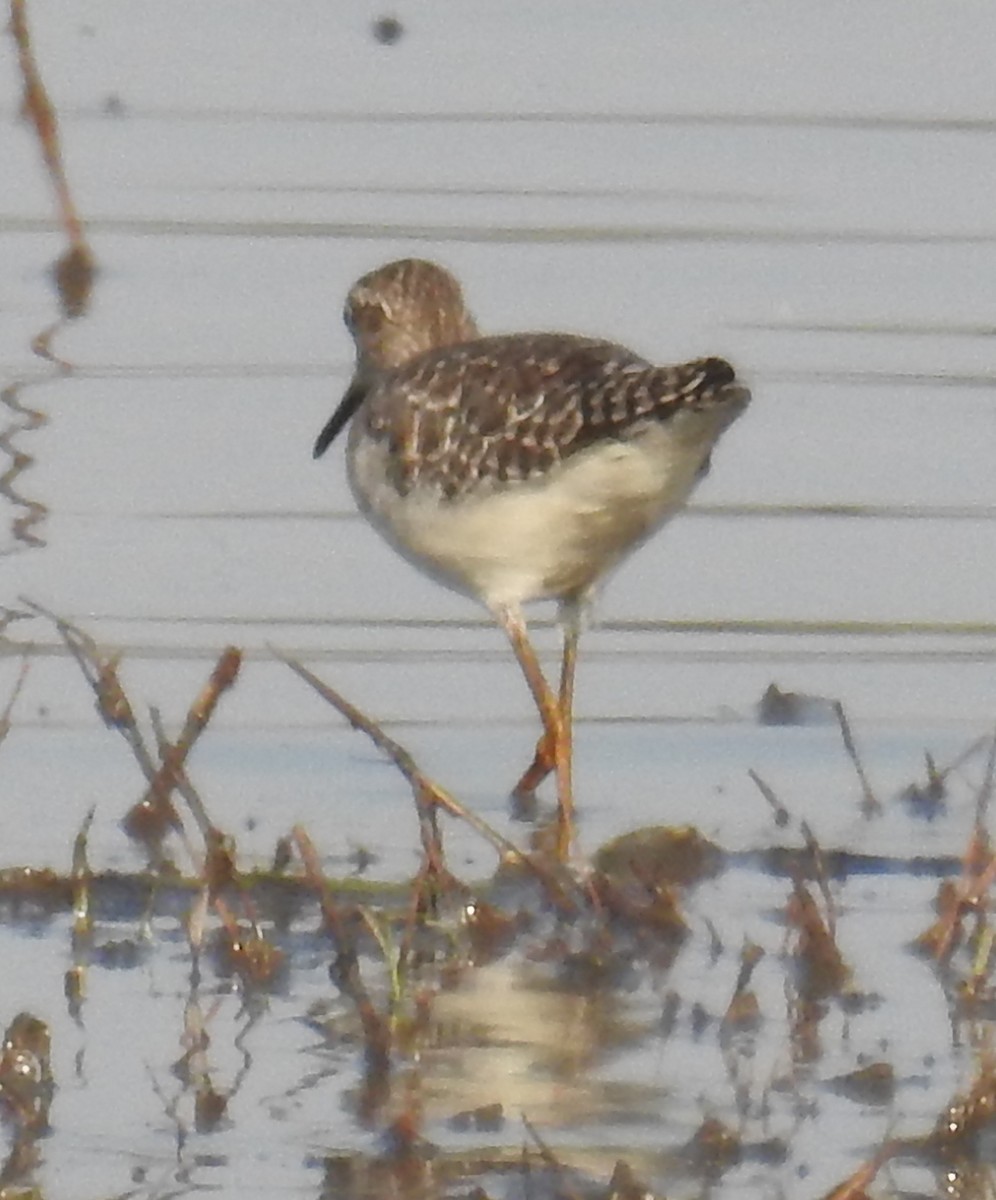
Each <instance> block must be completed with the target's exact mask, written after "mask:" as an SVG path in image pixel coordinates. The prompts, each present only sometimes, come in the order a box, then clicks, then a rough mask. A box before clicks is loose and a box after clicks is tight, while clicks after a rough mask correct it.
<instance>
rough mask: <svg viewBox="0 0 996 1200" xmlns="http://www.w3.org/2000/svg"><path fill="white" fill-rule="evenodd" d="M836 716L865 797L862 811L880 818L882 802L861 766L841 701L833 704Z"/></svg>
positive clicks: (845, 747)
mask: <svg viewBox="0 0 996 1200" xmlns="http://www.w3.org/2000/svg"><path fill="white" fill-rule="evenodd" d="M833 711H834V716H836V718H837V724H838V725H839V726H840V736H841V738H842V739H843V741H844V749H845V750H846V751H847V756H848V758H849V759H850V760H851V762H852V763H853V764H854V770H855V772H856V774H857V776H858V782H859V783H860V784H861V793H862V796H863V804H862V810H863V812H864V815H865V816H866V817H870V816H878V815H879V814H880V813H881V811H882V804H881V801H879V799H878V798H877V796H876V795H875V793H874V792H873V791H872V786H871V784H870V783H869V782H868V776H867V775H866V774H865V769H864V767H863V766H862V765H861V759H860V758H859V757H858V751H857V747H856V746H855V744H854V738H853V737H852V736H851V726H850V724H849V722H848V720H847V714H846V713H845V712H844V706H843V704H841V702H840V701H839V700H835V701H834V702H833Z"/></svg>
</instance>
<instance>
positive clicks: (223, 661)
mask: <svg viewBox="0 0 996 1200" xmlns="http://www.w3.org/2000/svg"><path fill="white" fill-rule="evenodd" d="M241 665H242V652H241V650H238V649H237V648H236V647H235V646H226V647H225V649H224V650H223V651H222V652H221V655H220V656H219V658H218V661H217V663H216V664H215V667H214V670H213V671H212V672H211V677H210V679H209V680H208V681H207V683H206V684H205V685H204V687H203V688H202V689H201V691H200V694H199V695H198V696H197V698H196V699H195V700H194V702H193V704H192V705H191V706H190V710H189V712H188V713H187V719H186V721H185V722H184V725H183V729H182V730H181V731H180V736H179V737H178V738H177V740H176V741H175V742H173V743H172V744H171V745H167V746H165V747H163V748H162V750H161V754H162V761H161V764H160V766H159V768H158V770H157V771H156V773H155V775H154V776H153V778H152V779H151V780H150V781H149V787H148V789H147V791H146V793H145V795H144V796H143V798H142V803H159V802H162V801H164V800H167V799H168V797H169V795H170V793H171V792H172V791H173V789H174V788H176V787H177V786H178V784H179V782H180V776H181V774H182V773H183V769H184V764H185V763H186V760H187V758H188V756H189V754H190V752H191V750H193V748H194V746H195V745H196V743H197V741H198V739H199V738H200V736H201V734H202V733H203V732H204V730H205V729H206V728H207V726H208V723H209V722H210V720H211V718H212V716H214V712H215V709H216V708H217V706H218V701H219V700H220V699H221V697H222V696H223V695H224V694H225V692H227V691H228V690H229V688H231V687H233V686H234V684H235V681H236V680H237V679H238V676H239V668H240V667H241ZM187 802H188V804H190V803H191V802H190V800H189V799H188V800H187ZM191 812H192V813H193V816H194V819H195V820H196V821H197V824H198V826H199V827H200V830H201V833H202V834H204V835H205V836H206V835H207V833H208V831H209V830H210V829H211V828H212V823H211V821H210V820H209V819H208V816H207V813H206V812H205V811H204V807H203V805H202V804H201V803H200V799H199V798H198V799H197V803H196V804H195V805H191Z"/></svg>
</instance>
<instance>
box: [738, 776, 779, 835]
mask: <svg viewBox="0 0 996 1200" xmlns="http://www.w3.org/2000/svg"><path fill="white" fill-rule="evenodd" d="M747 777H748V779H750V781H751V782H752V783H753V784H754V786H755V787H756V788H757V790H758V791H759V792H760V793H761V795H762V796H763V797H764V798H765V800H766V801H767V802H768V805H769V807H770V808H771V811H772V813H773V814H774V818H775V824H776V825H777V826H778V828H779V829H783V828H784V827H785V826H786V825H787V824H788V823H789V820H790V817H789V811H788V809H787V808H786V807H785V805H784V804H782V802H781V801H780V800H779V799H778V797H777V796H776V795H775V790H774V788H773V787H771V786H770V785H769V784H767V783H765V782H764V780H763V779H762V778H761V776H760V775H758V773H757V772H756V771H755V770H754V769H753V768H751V769H750V770H749V771H748V772H747Z"/></svg>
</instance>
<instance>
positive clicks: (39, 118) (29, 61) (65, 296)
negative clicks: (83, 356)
mask: <svg viewBox="0 0 996 1200" xmlns="http://www.w3.org/2000/svg"><path fill="white" fill-rule="evenodd" d="M9 29H10V34H11V37H12V38H13V39H14V43H15V45H16V47H17V64H18V67H19V69H20V74H21V85H22V89H23V93H22V102H21V109H22V112H23V113H24V115H25V116H26V117H27V118H28V120H29V121H30V122H31V125H32V127H33V128H34V131H35V136H36V137H37V139H38V145H39V147H40V149H41V154H42V160H43V162H44V163H45V169H46V171H47V172H48V176H49V179H50V181H51V183H52V188H53V190H54V192H55V199H56V206H57V208H58V212H59V221H60V223H61V225H62V228H63V230H64V232H65V234H66V237H67V239H68V241H69V249H68V250H67V251H66V253H65V254H64V255H63V256H62V257H61V258H60V259H59V260H58V261H57V263H56V266H55V280H56V284H57V286H58V289H59V299H60V301H61V303H62V307H63V312H64V314H65V315H66V316H67V317H70V318H71V317H75V316H79V315H80V313H82V312H83V311H84V310H85V308H86V305H87V301H88V299H89V294H90V289H91V287H92V283H93V276H94V273H95V265H94V258H93V254H92V252H91V250H90V247H89V245H88V244H87V240H86V236H85V234H84V232H83V222H82V221H81V220H80V217H79V213H78V212H77V211H76V205H75V203H74V201H73V196H72V192H71V191H70V188H69V182H68V180H67V178H66V170H65V166H64V164H63V158H62V149H61V146H60V144H59V120H58V117H57V116H56V114H55V109H54V107H53V105H52V102H51V100H49V97H48V92H47V91H46V89H45V85H44V83H43V82H42V77H41V72H40V71H39V70H38V64H37V62H36V61H35V56H34V51H33V50H32V46H31V33H30V31H29V29H28V14H27V3H26V0H10V25H9ZM51 333H52V330H48V331H47V332H46V333H45V334H41V335H39V337H38V338H36V339H35V350H36V351H37V353H39V354H41V355H43V356H44V357H46V358H49V359H51V360H52V361H54V362H59V363H60V365H61V366H63V367H65V368H66V369H68V368H69V364H68V363H64V362H60V360H58V359H56V358H55V356H54V355H53V354H52V353H51V351H50V349H49V341H50V338H51Z"/></svg>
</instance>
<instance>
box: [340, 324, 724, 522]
mask: <svg viewBox="0 0 996 1200" xmlns="http://www.w3.org/2000/svg"><path fill="white" fill-rule="evenodd" d="M733 381H734V373H733V369H732V367H730V365H729V364H728V363H726V362H724V361H723V360H722V359H718V358H704V359H697V360H695V361H694V362H689V363H684V364H682V365H680V366H674V367H654V366H652V365H651V364H650V363H648V362H647V361H646V360H645V359H642V358H640V357H638V356H637V355H635V354H632V353H631V352H630V351H628V350H625V349H623V348H622V347H621V346H617V345H615V344H614V343H611V342H603V341H595V340H589V339H585V338H577V337H572V336H570V335H567V334H528V335H523V334H517V335H512V336H509V337H494V338H481V339H478V340H476V341H472V342H467V343H464V344H463V345H459V346H449V347H447V348H446V349H445V350H444V351H441V352H438V353H437V352H430V353H429V354H424V355H422V356H420V357H419V358H417V359H415V360H412V361H411V362H409V363H406V364H405V365H403V366H402V367H401V368H400V369H398V370H396V371H393V372H390V373H389V374H386V375H383V376H381V377H380V378H379V379H378V380H376V381H375V382H374V383H373V384H372V386H371V387H370V390H369V391H368V393H367V395H366V398H365V403H364V404H363V406H362V407H361V408H360V410H359V412H358V413H357V416H356V419H357V420H358V421H360V422H361V423H362V424H363V426H364V428H363V430H362V432H364V433H365V434H366V435H367V436H369V437H371V438H373V439H374V440H375V441H380V440H386V441H387V443H388V446H389V450H390V471H391V475H392V479H391V483H392V484H393V486H394V487H395V488H396V489H397V490H398V492H399V493H400V494H402V495H405V494H407V493H408V492H410V491H411V490H412V489H413V488H415V487H416V486H420V487H426V488H429V489H431V490H434V491H437V492H438V493H439V494H440V495H441V496H443V497H445V498H447V499H453V498H456V497H459V496H461V495H464V494H467V493H469V492H473V491H481V490H488V489H492V488H496V487H500V486H501V485H502V484H506V483H509V482H515V481H524V480H529V479H533V478H537V477H540V476H542V475H543V474H545V473H546V472H548V471H549V470H551V469H552V468H553V467H555V466H556V465H557V464H558V463H559V462H562V461H563V460H564V459H566V458H568V457H569V456H570V455H572V454H576V453H578V452H579V451H581V450H584V449H586V448H587V447H589V446H591V445H593V444H595V443H597V442H600V441H605V440H612V439H615V440H624V439H626V438H628V437H632V436H634V434H636V433H637V432H638V431H639V430H641V429H645V428H646V427H647V425H648V423H650V422H658V423H659V422H667V421H669V420H671V419H672V418H673V417H674V416H676V415H677V414H678V413H679V412H681V411H683V410H685V409H688V408H692V409H695V408H704V407H708V406H710V405H713V404H716V403H723V401H724V399H726V398H727V397H729V398H730V399H733V397H734V395H735V394H736V391H737V389H729V385H730V384H732V383H733ZM358 432H359V431H358Z"/></svg>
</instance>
